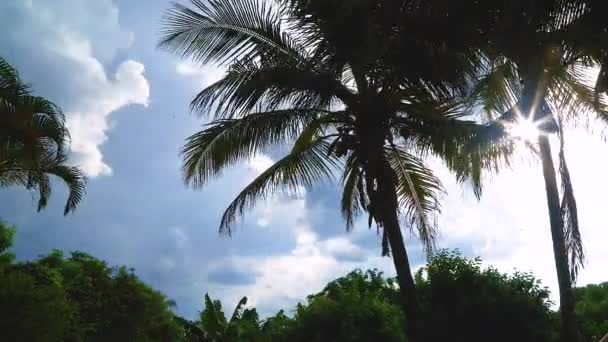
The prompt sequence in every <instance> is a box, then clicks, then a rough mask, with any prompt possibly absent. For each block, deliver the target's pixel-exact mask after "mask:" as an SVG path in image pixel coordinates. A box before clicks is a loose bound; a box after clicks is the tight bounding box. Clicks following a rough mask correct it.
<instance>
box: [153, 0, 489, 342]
mask: <svg viewBox="0 0 608 342" xmlns="http://www.w3.org/2000/svg"><path fill="white" fill-rule="evenodd" d="M190 3H191V6H184V5H180V4H177V3H176V4H174V5H173V7H172V9H171V10H169V11H168V13H167V15H166V16H165V17H164V22H163V30H162V39H161V42H160V47H161V48H163V49H166V50H169V51H171V52H173V53H175V54H177V55H178V56H180V57H183V58H189V59H191V60H192V61H194V62H197V63H216V64H218V65H220V66H223V67H226V68H227V72H226V74H225V75H224V77H223V78H222V79H221V80H219V81H217V82H216V83H214V84H212V85H210V86H208V87H207V88H205V89H203V90H202V91H201V92H200V93H199V94H198V95H197V96H196V97H195V98H194V100H193V101H192V103H191V106H192V110H193V111H194V112H195V113H198V114H200V115H210V116H211V118H212V121H211V123H209V124H208V125H207V126H206V127H205V129H204V130H202V131H200V132H198V133H195V134H193V135H192V136H191V137H189V138H188V139H187V142H186V145H185V146H184V148H183V150H182V153H183V158H184V162H183V173H184V180H185V182H186V183H187V184H189V185H191V186H193V187H197V188H198V187H201V186H203V185H205V184H206V183H207V182H208V181H209V179H210V178H212V177H213V176H217V175H219V174H220V173H221V172H222V170H223V169H224V168H226V167H228V166H231V165H233V164H235V163H238V162H241V161H243V160H246V159H247V158H250V157H252V156H253V155H255V154H256V153H263V152H264V151H267V150H268V149H269V148H271V147H272V146H274V145H276V144H292V148H291V150H290V151H289V153H287V154H286V155H285V156H284V157H283V158H281V159H279V160H278V161H277V162H276V163H275V164H274V165H272V166H271V167H270V168H268V169H267V170H266V171H264V172H262V174H261V175H259V176H258V177H257V178H256V179H254V180H253V181H252V182H251V184H249V185H247V186H246V187H245V188H244V189H243V190H242V191H241V192H240V193H239V194H238V195H237V197H236V199H234V201H232V203H231V204H230V205H229V206H228V208H227V210H226V211H225V213H224V215H223V217H222V220H221V224H220V232H223V233H226V234H231V232H232V228H233V225H234V224H235V221H236V219H237V218H238V217H239V215H242V214H243V213H244V211H246V210H247V209H250V208H251V207H252V206H253V205H254V204H255V202H256V201H257V200H259V199H263V198H266V196H268V195H269V194H271V193H274V192H289V193H293V192H296V193H297V192H299V191H300V190H301V189H303V188H304V189H308V188H310V187H312V186H313V185H314V184H316V183H319V182H323V181H326V180H328V179H332V178H333V177H334V175H335V174H336V173H338V172H339V173H340V174H341V177H340V179H341V183H342V187H343V191H342V200H341V208H342V214H343V217H344V219H345V220H346V228H347V230H350V229H351V228H352V227H353V225H354V223H355V218H356V217H357V216H358V215H360V214H362V213H363V212H366V213H367V214H368V215H369V220H368V221H369V224H370V225H371V224H372V223H373V222H375V223H376V224H377V226H378V229H382V254H383V255H389V253H391V254H392V258H393V262H394V265H395V268H396V271H397V277H398V280H399V285H400V289H401V291H400V292H401V294H402V303H403V308H404V312H405V313H406V316H407V318H408V319H407V322H406V324H407V325H408V327H407V332H408V335H409V337H410V339H411V340H415V339H416V338H417V337H419V336H420V334H419V331H417V329H416V324H415V320H416V318H417V316H416V310H417V303H416V295H415V288H414V280H413V278H412V272H411V268H410V263H409V258H408V254H407V251H406V246H405V243H404V239H403V236H402V231H401V223H403V224H404V225H405V227H407V228H411V229H412V231H415V232H416V234H417V236H418V238H419V239H420V240H421V241H422V244H423V246H424V248H425V250H426V251H429V252H430V251H431V250H432V248H433V246H434V241H435V236H436V223H435V221H434V217H435V213H437V212H438V210H439V200H438V196H439V194H440V193H441V192H442V191H443V188H442V185H441V183H440V181H439V179H437V178H436V177H435V176H434V175H433V173H432V172H431V170H430V169H429V168H428V167H427V166H426V165H425V164H424V162H423V161H422V158H423V157H424V156H425V155H427V154H429V153H434V154H436V155H439V156H441V157H443V158H445V160H446V161H447V162H448V166H450V167H451V168H452V169H453V170H455V171H456V172H457V173H458V174H459V175H460V176H463V177H464V176H467V175H470V174H471V173H474V172H473V171H474V170H473V168H472V167H473V166H474V167H478V165H477V164H472V163H471V162H470V160H468V159H463V158H462V156H461V155H460V154H459V152H461V151H462V149H461V148H460V147H459V146H462V145H463V143H464V142H466V141H468V140H469V139H470V138H471V137H472V136H474V135H475V134H474V132H475V130H476V127H477V126H476V125H475V124H474V123H473V122H469V121H465V120H462V118H461V117H460V114H459V113H460V110H461V109H462V108H461V107H460V106H459V105H458V103H453V102H452V101H450V98H449V96H447V95H449V94H450V91H451V89H450V87H449V86H448V85H447V84H444V83H443V82H441V81H437V82H435V81H434V80H435V79H434V78H432V77H430V78H429V80H427V79H426V78H424V77H423V76H425V75H424V74H422V73H421V72H420V70H419V67H418V66H417V65H416V64H415V63H412V64H411V65H410V67H409V68H405V67H403V66H401V65H398V67H394V68H390V70H389V69H388V68H389V67H388V66H389V65H390V61H391V60H394V59H398V58H400V56H398V55H393V54H392V52H391V51H393V47H395V46H397V45H398V44H400V38H399V35H398V33H397V30H395V29H396V27H397V26H396V25H394V23H396V20H398V17H394V16H395V14H396V15H397V16H399V15H400V13H405V12H404V11H406V10H408V9H407V8H405V7H401V6H398V7H396V8H394V7H393V8H391V7H390V6H387V7H383V6H379V5H378V2H377V1H375V0H362V1H357V2H352V1H343V0H324V1H319V0H311V1H297V0H293V1H292V0H282V1H266V0H237V1H234V0H232V1H230V0H209V1H202V0H190ZM414 40H415V39H412V41H414ZM422 45H423V44H420V46H421V48H420V49H418V50H419V51H418V50H414V51H411V57H410V58H411V59H410V60H413V59H414V58H417V60H419V61H425V62H426V61H428V59H429V57H430V54H432V53H433V51H434V50H433V49H428V48H424V49H423V48H422ZM416 51H418V52H416ZM424 54H426V55H424ZM403 55H405V53H404V54H403ZM391 58H392V59H391ZM427 64H428V62H427ZM392 65H397V64H392ZM400 218H401V220H400Z"/></svg>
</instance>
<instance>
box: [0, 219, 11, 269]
mask: <svg viewBox="0 0 608 342" xmlns="http://www.w3.org/2000/svg"><path fill="white" fill-rule="evenodd" d="M14 236H15V227H12V226H9V225H7V224H6V223H4V222H2V221H0V267H3V266H4V265H8V264H10V263H11V262H12V261H13V260H14V259H15V255H14V254H13V253H11V252H10V251H9V249H10V248H11V247H12V246H13V237H14Z"/></svg>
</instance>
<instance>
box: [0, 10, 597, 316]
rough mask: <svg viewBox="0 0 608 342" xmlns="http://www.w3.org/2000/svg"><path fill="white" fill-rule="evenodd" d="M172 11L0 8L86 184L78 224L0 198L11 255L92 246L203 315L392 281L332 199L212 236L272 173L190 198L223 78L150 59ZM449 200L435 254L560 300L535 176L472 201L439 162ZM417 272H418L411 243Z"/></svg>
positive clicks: (591, 275)
mask: <svg viewBox="0 0 608 342" xmlns="http://www.w3.org/2000/svg"><path fill="white" fill-rule="evenodd" d="M168 6H169V1H167V0H147V1H145V2H144V1H127V0H96V1H90V0H4V1H2V2H0V30H1V31H2V32H3V33H2V35H0V55H1V56H2V57H4V58H5V59H7V60H8V61H9V62H11V63H12V64H13V65H15V66H16V67H17V68H18V70H19V71H20V72H21V76H22V78H23V79H25V80H27V81H28V82H30V83H32V84H33V85H34V89H35V90H36V92H37V93H38V94H41V95H44V96H46V97H48V98H50V99H52V100H54V101H55V102H56V103H57V104H59V105H60V106H61V107H62V108H63V110H64V111H65V112H66V114H67V117H68V125H69V128H70V131H71V134H72V152H73V156H72V158H73V161H74V163H76V164H78V165H80V166H81V167H82V168H83V170H85V171H86V173H87V174H88V175H89V184H88V193H87V196H86V198H85V200H84V202H83V203H82V204H81V206H80V207H79V208H78V210H77V211H76V213H74V214H73V215H70V216H68V217H63V216H62V215H61V214H62V205H63V200H64V199H65V195H66V193H65V190H64V189H62V187H61V186H55V188H54V189H53V190H54V194H53V197H52V199H51V204H50V205H49V207H48V208H47V209H46V210H45V211H43V212H41V213H36V210H35V209H36V205H35V201H34V200H33V199H32V197H31V195H29V194H28V193H27V192H25V191H23V190H22V189H8V190H7V189H2V192H0V202H1V203H2V204H3V205H2V206H1V207H0V217H1V218H2V219H3V220H5V221H8V222H10V223H12V224H14V225H16V226H17V228H18V231H17V235H16V238H15V251H16V253H17V255H18V257H19V258H21V259H31V258H35V257H36V256H38V255H40V254H45V253H48V252H49V251H50V250H51V249H53V248H58V249H62V250H65V251H73V250H83V251H86V252H88V253H91V254H93V255H95V256H97V257H99V258H102V259H105V260H107V261H108V262H109V263H110V264H113V265H128V266H131V267H134V268H135V269H136V272H137V274H138V275H139V276H140V277H141V278H142V279H144V280H145V281H146V282H149V283H150V284H151V285H153V286H154V287H156V288H158V289H160V290H161V291H162V292H164V293H165V294H166V295H167V296H168V297H169V298H171V299H173V300H175V301H176V302H177V311H178V312H179V313H180V314H182V315H185V316H187V317H194V315H196V313H197V311H198V310H200V309H201V307H202V298H203V295H204V293H205V292H209V293H210V295H211V296H212V297H217V298H221V299H222V300H223V301H225V302H226V305H228V307H230V306H232V304H235V303H236V301H237V300H238V299H239V298H240V297H241V296H244V295H246V296H248V297H249V298H250V300H251V302H250V303H251V304H253V305H256V306H257V307H258V309H259V310H260V311H261V312H262V313H263V314H272V313H274V312H276V311H277V310H278V309H280V308H285V309H287V311H288V312H289V310H290V309H292V308H293V307H294V304H295V303H297V302H298V301H300V300H302V299H303V298H304V297H305V296H306V295H307V294H310V293H312V292H314V291H318V290H320V289H321V288H322V286H323V285H324V284H325V283H326V282H327V281H328V280H331V279H333V278H335V277H337V276H340V275H342V274H344V273H346V272H348V271H349V270H352V269H354V268H357V267H358V268H379V269H381V270H384V271H385V272H386V273H387V274H390V275H392V274H394V271H393V270H392V263H391V260H390V259H387V258H381V257H380V247H379V242H380V241H379V240H380V238H379V236H378V235H377V234H376V231H375V229H371V230H370V229H368V228H367V226H366V224H365V222H364V220H362V221H361V222H359V224H357V226H356V228H355V230H354V231H352V232H350V233H346V232H345V230H344V227H345V225H344V223H343V222H342V220H341V217H340V214H339V211H338V204H339V195H338V188H337V186H335V185H333V184H324V185H323V186H320V187H319V188H317V189H313V190H311V191H309V192H307V193H304V194H303V196H302V197H301V198H272V199H269V200H267V201H266V202H264V203H260V205H259V206H258V207H256V209H255V210H254V211H253V212H251V213H250V214H249V215H247V216H246V217H245V219H244V220H243V221H242V222H241V224H240V226H239V229H238V230H237V232H236V233H235V234H234V235H233V237H232V238H226V237H222V236H220V235H219V234H218V232H217V227H218V224H219V220H220V217H221V214H222V212H223V211H222V210H223V208H224V207H225V206H226V205H227V204H228V203H229V202H230V200H231V199H232V198H233V196H234V195H235V194H236V193H237V192H238V191H239V189H240V188H241V187H243V186H244V185H245V184H247V182H248V181H250V180H251V179H253V177H255V176H256V175H257V174H259V173H260V172H261V171H262V170H263V169H264V168H265V167H267V166H268V165H269V164H270V163H271V162H272V158H273V156H271V155H269V156H266V155H260V156H257V157H255V158H253V159H252V160H251V161H250V162H249V163H245V164H243V165H242V166H239V167H235V168H234V169H231V170H229V171H227V172H225V173H224V175H223V176H222V177H221V178H219V179H218V180H216V181H214V182H212V183H211V184H209V185H208V186H207V187H205V188H204V189H203V190H201V191H194V190H191V189H187V188H186V187H185V186H184V185H183V183H182V181H181V176H180V170H179V167H180V159H179V157H178V151H179V149H180V147H181V145H182V143H183V141H184V139H185V138H186V137H187V136H188V135H190V134H191V133H193V132H195V131H197V130H199V129H200V128H201V126H202V124H204V122H203V120H202V119H200V118H196V117H193V116H191V115H189V109H188V103H189V101H190V99H191V98H192V97H193V95H194V94H195V93H196V91H197V90H198V89H201V88H202V87H204V86H205V85H206V84H209V82H212V81H213V80H214V79H217V78H218V77H220V76H221V72H220V71H219V70H217V69H215V68H213V67H202V68H201V67H198V66H195V65H192V64H189V63H185V62H182V61H179V60H177V59H175V58H173V57H172V56H169V55H167V54H164V53H162V52H161V51H158V50H157V49H156V42H157V39H158V32H159V22H160V17H161V15H162V12H163V11H164V10H165V9H167V8H168ZM567 133H568V136H567V139H568V150H567V152H568V158H569V164H570V168H571V173H572V177H573V182H574V185H575V187H576V188H575V190H576V195H577V197H578V201H579V214H580V218H581V223H582V234H583V238H584V240H585V246H586V252H587V258H588V262H587V264H586V268H585V269H584V270H583V271H582V272H581V274H580V277H579V284H585V283H589V282H600V281H606V280H608V272H606V267H605V265H606V263H607V262H608V249H607V248H606V246H605V241H608V230H607V229H606V227H605V223H604V222H605V219H604V217H603V211H604V210H605V205H604V202H603V200H602V199H603V198H604V196H603V195H604V194H605V193H606V192H608V183H607V182H604V181H602V179H603V176H604V175H605V174H606V173H607V172H608V159H607V158H606V156H608V147H607V146H606V144H605V143H604V142H603V141H602V139H601V138H600V137H599V135H598V136H596V137H590V136H588V135H587V134H586V133H585V132H583V131H581V130H571V131H569V132H567ZM430 163H431V165H432V166H433V167H434V169H435V170H436V171H437V174H438V175H439V176H440V178H441V179H442V180H443V181H444V183H445V185H446V188H447V190H448V193H447V194H446V195H445V196H444V198H443V211H442V214H441V215H440V217H439V224H440V228H441V238H440V241H439V243H438V246H439V247H441V248H459V249H460V250H461V251H462V252H463V253H464V254H466V255H469V256H481V257H482V258H483V259H484V261H485V262H486V263H488V264H492V265H494V266H496V267H498V268H499V269H500V270H503V271H505V272H511V271H513V270H514V269H515V268H516V269H518V270H522V271H533V272H534V273H535V274H536V275H537V276H538V277H540V278H541V279H542V280H543V284H545V285H547V286H549V287H551V289H552V290H553V292H556V290H557V288H556V284H557V281H556V277H555V275H554V268H553V258H552V250H551V238H550V235H549V225H548V216H547V209H546V206H545V197H544V196H545V195H544V185H543V182H542V173H541V169H540V166H539V165H537V164H535V163H524V162H522V163H518V164H516V165H515V166H514V168H513V169H512V170H507V171H504V172H502V173H501V174H499V175H498V176H495V177H493V178H491V179H487V182H486V187H485V191H484V197H483V198H482V200H481V201H480V202H478V201H477V200H476V199H475V198H474V196H473V195H472V194H471V193H470V192H469V191H468V189H467V188H466V186H462V185H459V184H456V183H455V181H454V180H453V178H451V177H450V175H449V174H448V172H447V171H446V170H445V169H444V168H443V167H442V166H441V165H439V164H438V163H436V162H434V161H430ZM406 236H407V245H408V248H409V250H410V254H411V259H412V260H411V261H412V263H414V264H415V265H416V266H420V265H422V263H423V262H424V258H423V254H422V252H421V249H420V246H419V245H418V243H417V242H416V241H415V239H414V238H413V237H411V236H410V235H408V234H406Z"/></svg>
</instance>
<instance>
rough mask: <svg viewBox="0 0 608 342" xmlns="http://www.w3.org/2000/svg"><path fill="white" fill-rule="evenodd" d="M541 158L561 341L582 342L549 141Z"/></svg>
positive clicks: (541, 142) (543, 144) (542, 147)
mask: <svg viewBox="0 0 608 342" xmlns="http://www.w3.org/2000/svg"><path fill="white" fill-rule="evenodd" d="M539 147H540V154H541V159H542V164H543V176H544V178H545V188H546V192H547V206H548V207H549V221H550V224H551V238H552V240H553V257H554V258H555V268H556V270H557V281H558V284H559V309H560V315H561V323H562V324H561V340H562V341H563V342H572V341H578V330H577V328H576V321H575V317H574V293H573V291H572V281H571V279H570V270H569V266H568V254H567V252H566V240H565V237H564V229H563V221H562V216H561V209H560V200H559V190H558V187H557V179H556V175H555V167H554V164H553V157H552V155H551V145H550V144H549V138H548V137H546V136H541V137H540V138H539Z"/></svg>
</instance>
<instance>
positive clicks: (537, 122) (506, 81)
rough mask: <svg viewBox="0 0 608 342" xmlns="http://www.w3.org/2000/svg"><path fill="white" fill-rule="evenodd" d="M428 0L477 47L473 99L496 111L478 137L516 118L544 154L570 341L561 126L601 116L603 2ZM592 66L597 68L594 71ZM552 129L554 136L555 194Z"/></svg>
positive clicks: (569, 200)
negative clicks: (556, 139)
mask: <svg viewBox="0 0 608 342" xmlns="http://www.w3.org/2000/svg"><path fill="white" fill-rule="evenodd" d="M427 6H428V8H427V9H428V10H429V11H431V12H433V11H434V13H435V17H436V19H437V20H439V21H441V22H442V23H443V25H444V26H445V27H453V28H454V30H450V32H445V33H444V39H445V40H446V41H448V42H450V48H452V49H456V50H459V49H460V50H461V51H465V50H466V51H469V52H471V51H474V54H476V55H480V56H483V57H482V59H483V61H484V62H483V63H479V64H477V69H478V76H477V77H474V78H473V79H472V80H469V81H470V82H469V85H470V86H471V89H470V90H471V92H470V93H469V96H470V100H471V104H472V106H473V107H474V108H481V109H483V112H484V113H485V115H486V117H487V118H488V119H489V120H494V121H493V123H492V124H490V125H488V129H487V135H486V136H485V138H487V139H488V141H490V142H493V143H501V144H502V143H504V142H505V141H512V139H513V136H517V135H518V133H521V131H522V128H523V130H525V131H527V134H525V135H526V136H525V137H524V138H526V143H527V144H528V146H530V147H531V148H532V149H533V151H535V152H536V153H537V155H538V157H539V158H540V160H541V162H542V167H543V176H544V183H545V184H544V185H545V190H546V193H547V206H548V209H549V219H550V226H551V236H552V241H553V251H554V258H555V265H556V270H557V276H558V283H559V295H560V314H561V320H562V333H561V336H562V340H564V341H576V340H577V339H578V335H577V328H576V325H575V319H574V297H573V292H572V284H573V282H574V281H575V280H576V276H577V273H578V270H579V268H580V267H581V266H582V265H583V262H584V249H583V246H582V241H581V234H580V230H579V221H578V214H577V208H576V200H575V197H574V190H573V186H572V182H571V180H570V174H569V171H568V166H567V163H566V158H565V153H564V142H565V139H564V127H565V126H566V125H567V124H569V123H575V122H576V120H580V119H587V118H589V115H592V116H595V115H597V116H598V117H599V118H600V119H603V120H606V119H608V116H607V115H606V114H607V112H606V109H607V107H606V104H605V100H606V99H605V97H604V95H602V93H604V92H606V90H607V89H608V72H607V71H608V22H606V20H605V18H604V17H603V16H604V13H605V12H604V11H602V6H603V5H602V2H601V1H595V0H581V1H577V0H552V1H530V0H521V1H517V0H515V1H513V0H508V1H507V0H504V1H502V0H501V1H488V2H479V1H458V2H453V1H440V0H437V1H430V2H428V3H427ZM604 6H605V5H604ZM431 8H432V9H431ZM462 18H468V19H467V20H466V21H463V20H462ZM430 22H433V21H432V20H431V21H430ZM436 23H437V21H435V24H436ZM595 68H599V69H600V72H599V76H598V77H597V79H595V80H592V79H591V78H592V76H591V74H593V72H594V69H595ZM530 133H532V135H530ZM551 135H557V136H558V137H559V141H560V147H559V157H558V158H559V176H560V179H561V182H562V186H561V196H560V189H559V187H558V182H557V172H556V169H555V166H554V165H555V163H554V160H553V154H552V151H551V144H550V141H549V138H550V136H551Z"/></svg>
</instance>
